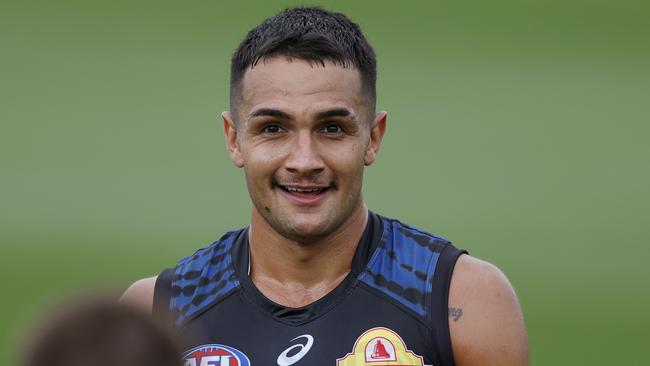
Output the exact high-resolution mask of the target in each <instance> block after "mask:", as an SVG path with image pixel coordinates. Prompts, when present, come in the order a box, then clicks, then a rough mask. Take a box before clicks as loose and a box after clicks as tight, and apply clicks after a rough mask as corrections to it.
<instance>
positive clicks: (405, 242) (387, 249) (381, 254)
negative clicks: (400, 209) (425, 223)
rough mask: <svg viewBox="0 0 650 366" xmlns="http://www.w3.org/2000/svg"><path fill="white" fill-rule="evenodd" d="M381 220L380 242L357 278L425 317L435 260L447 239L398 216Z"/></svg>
mask: <svg viewBox="0 0 650 366" xmlns="http://www.w3.org/2000/svg"><path fill="white" fill-rule="evenodd" d="M382 220H383V223H384V232H383V235H382V239H381V242H380V243H379V245H378V246H377V249H376V250H375V253H374V255H373V256H372V258H371V259H370V261H369V262H368V266H367V267H366V270H365V271H364V272H363V273H362V274H361V276H360V277H359V280H360V281H362V282H363V283H365V284H367V285H369V286H371V287H373V288H375V289H377V290H379V291H381V292H383V293H384V294H386V295H388V296H389V297H391V298H392V299H393V300H395V301H397V302H398V303H400V304H402V305H403V306H404V307H406V308H408V309H409V310H411V311H413V312H415V313H416V314H417V315H419V316H421V317H423V318H426V317H427V313H428V312H429V311H428V308H429V301H430V300H429V299H431V289H432V283H433V278H434V273H435V270H436V264H437V263H438V258H439V257H440V252H441V251H442V250H443V248H444V247H445V246H446V245H447V244H449V241H447V240H446V239H444V238H441V237H437V236H434V235H431V234H428V233H425V232H423V231H420V230H418V229H415V228H412V227H410V226H408V225H405V224H402V223H401V222H399V221H397V220H391V219H387V218H383V217H382Z"/></svg>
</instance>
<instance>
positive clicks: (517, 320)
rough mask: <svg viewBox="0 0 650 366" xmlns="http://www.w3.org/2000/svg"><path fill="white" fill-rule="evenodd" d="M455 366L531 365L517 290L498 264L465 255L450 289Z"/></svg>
mask: <svg viewBox="0 0 650 366" xmlns="http://www.w3.org/2000/svg"><path fill="white" fill-rule="evenodd" d="M449 317H450V318H449V330H450V333H451V343H452V349H453V352H454V358H455V361H456V365H458V366H472V365H483V366H488V365H502V366H508V365H513V366H514V365H517V366H520V365H528V363H529V361H528V337H527V335H526V327H525V324H524V318H523V314H522V312H521V307H520V306H519V301H518V300H517V295H515V292H514V289H513V288H512V286H511V285H510V282H509V281H508V279H507V278H506V276H505V275H504V274H503V272H501V270H499V269H498V268H497V267H496V266H494V265H492V264H490V263H488V262H485V261H482V260H480V259H477V258H474V257H471V256H469V255H462V256H460V257H459V258H458V262H457V263H456V267H455V268H454V273H453V275H452V279H451V287H450V289H449Z"/></svg>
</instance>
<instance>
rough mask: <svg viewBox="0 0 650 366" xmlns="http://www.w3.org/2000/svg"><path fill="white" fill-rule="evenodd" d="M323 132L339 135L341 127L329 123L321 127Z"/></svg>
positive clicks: (341, 130)
mask: <svg viewBox="0 0 650 366" xmlns="http://www.w3.org/2000/svg"><path fill="white" fill-rule="evenodd" d="M323 131H324V132H327V133H341V132H343V128H341V126H339V125H337V124H334V123H330V124H328V125H325V127H323Z"/></svg>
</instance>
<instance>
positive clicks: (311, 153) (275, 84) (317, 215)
mask: <svg viewBox="0 0 650 366" xmlns="http://www.w3.org/2000/svg"><path fill="white" fill-rule="evenodd" d="M234 117H235V120H236V121H237V122H236V124H235V122H233V120H232V118H230V116H229V115H228V114H227V113H225V114H224V127H225V130H226V141H227V143H228V148H229V150H230V153H231V158H232V160H233V162H234V163H235V164H236V165H238V166H240V167H243V168H244V171H245V174H246V183H247V185H248V191H249V193H250V196H251V200H252V201H253V204H254V207H255V209H256V210H257V211H258V212H259V214H260V215H261V216H262V217H263V218H264V219H265V220H266V221H267V222H268V223H269V225H270V226H271V227H272V228H273V229H274V230H275V231H277V232H278V233H280V234H281V235H283V236H284V237H287V238H289V239H292V240H296V241H301V242H309V241H312V240H317V239H318V238H322V237H324V236H327V235H329V234H331V233H333V232H334V231H335V230H336V229H338V228H339V227H341V225H343V224H344V223H345V222H346V220H347V219H348V218H349V217H350V216H351V215H352V213H353V212H354V210H355V209H358V208H360V207H361V205H362V204H363V203H362V197H361V186H362V180H363V170H364V165H369V164H371V163H372V162H373V161H374V159H375V156H376V153H377V151H378V149H379V143H380V142H381V137H382V136H383V131H384V126H385V113H383V112H382V113H379V114H377V116H375V115H374V111H369V110H368V103H367V101H366V99H365V96H364V94H363V92H362V87H361V79H360V75H359V72H358V71H357V70H356V69H354V68H344V67H341V66H338V65H335V64H334V63H331V62H326V63H325V66H324V67H323V66H322V65H321V64H318V63H313V64H311V63H309V62H307V61H303V60H296V59H293V60H288V59H287V58H285V57H274V58H271V59H267V60H266V61H263V62H260V63H259V64H257V65H256V66H255V67H254V68H252V69H249V70H248V71H247V72H246V74H245V75H244V79H243V81H242V88H241V99H240V102H239V104H238V108H237V116H234Z"/></svg>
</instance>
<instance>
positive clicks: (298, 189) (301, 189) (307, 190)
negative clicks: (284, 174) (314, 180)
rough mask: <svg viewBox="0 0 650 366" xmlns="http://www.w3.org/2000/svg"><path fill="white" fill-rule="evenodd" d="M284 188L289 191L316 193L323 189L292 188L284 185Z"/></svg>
mask: <svg viewBox="0 0 650 366" xmlns="http://www.w3.org/2000/svg"><path fill="white" fill-rule="evenodd" d="M284 188H286V190H287V191H289V192H298V193H316V192H320V191H322V190H323V189H322V188H311V189H304V188H293V187H284Z"/></svg>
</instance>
